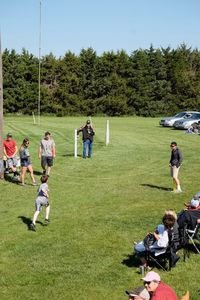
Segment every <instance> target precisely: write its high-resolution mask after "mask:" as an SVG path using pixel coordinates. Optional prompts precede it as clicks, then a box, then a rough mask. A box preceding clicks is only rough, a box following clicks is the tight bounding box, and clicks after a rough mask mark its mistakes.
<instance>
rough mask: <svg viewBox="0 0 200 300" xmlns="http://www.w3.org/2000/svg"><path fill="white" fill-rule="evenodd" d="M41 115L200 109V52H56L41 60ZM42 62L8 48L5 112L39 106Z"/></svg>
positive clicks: (183, 48) (145, 113)
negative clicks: (98, 54)
mask: <svg viewBox="0 0 200 300" xmlns="http://www.w3.org/2000/svg"><path fill="white" fill-rule="evenodd" d="M40 66H41V68H40V70H41V80H40V83H41V85H40V86H41V88H40V93H41V102H40V103H41V114H48V113H52V114H56V115H57V116H64V115H76V114H84V115H97V114H99V115H101V114H107V115H112V116H119V115H141V116H156V115H159V114H169V113H174V112H176V111H180V110H186V109H192V110H199V109H200V52H199V51H198V49H191V48H188V47H187V46H186V45H185V44H182V45H181V46H180V47H178V48H177V49H171V48H170V47H168V48H166V49H163V48H161V49H154V48H153V46H150V48H149V49H145V50H143V49H139V50H136V51H133V52H132V53H131V55H128V54H127V53H126V52H125V51H123V50H122V51H118V52H117V53H114V52H113V51H111V52H104V53H103V54H102V55H101V56H97V54H96V51H94V50H93V49H92V48H88V49H82V50H81V52H80V54H79V55H75V54H74V53H72V52H70V51H69V52H66V54H65V55H64V56H63V57H60V58H56V57H55V56H54V55H53V54H52V53H50V54H48V55H46V56H44V57H42V58H41V60H40ZM38 70H39V60H38V58H37V57H35V56H34V55H32V54H30V53H29V52H28V51H26V50H25V49H22V51H21V53H20V54H18V53H16V51H15V50H11V51H9V50H7V49H6V50H5V51H4V52H3V86H4V112H5V113H23V114H32V112H37V109H38V87H39V84H38V78H39V77H38Z"/></svg>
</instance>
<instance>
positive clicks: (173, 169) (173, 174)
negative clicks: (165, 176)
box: [170, 166, 180, 178]
mask: <svg viewBox="0 0 200 300" xmlns="http://www.w3.org/2000/svg"><path fill="white" fill-rule="evenodd" d="M179 169H180V167H178V168H177V167H176V166H173V167H171V168H170V174H171V177H173V178H178V172H179Z"/></svg>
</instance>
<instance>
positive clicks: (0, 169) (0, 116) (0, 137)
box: [0, 31, 4, 179]
mask: <svg viewBox="0 0 200 300" xmlns="http://www.w3.org/2000/svg"><path fill="white" fill-rule="evenodd" d="M3 178H4V165H3V71H2V52H1V31H0V179H3Z"/></svg>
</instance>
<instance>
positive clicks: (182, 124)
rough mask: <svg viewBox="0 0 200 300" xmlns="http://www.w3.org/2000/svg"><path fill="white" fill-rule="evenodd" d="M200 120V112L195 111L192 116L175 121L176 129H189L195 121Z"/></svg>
mask: <svg viewBox="0 0 200 300" xmlns="http://www.w3.org/2000/svg"><path fill="white" fill-rule="evenodd" d="M199 121H200V112H196V113H193V114H192V116H191V117H189V118H186V119H181V120H178V121H176V122H174V125H173V127H174V128H175V129H188V128H189V127H190V126H191V125H192V124H193V123H195V122H199Z"/></svg>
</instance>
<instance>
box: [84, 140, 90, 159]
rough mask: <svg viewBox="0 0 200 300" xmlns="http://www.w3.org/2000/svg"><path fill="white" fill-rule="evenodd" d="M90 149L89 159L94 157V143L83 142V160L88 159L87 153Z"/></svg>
mask: <svg viewBox="0 0 200 300" xmlns="http://www.w3.org/2000/svg"><path fill="white" fill-rule="evenodd" d="M87 147H88V157H91V156H92V141H90V140H89V139H87V140H86V141H84V142H83V158H86V152H87Z"/></svg>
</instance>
